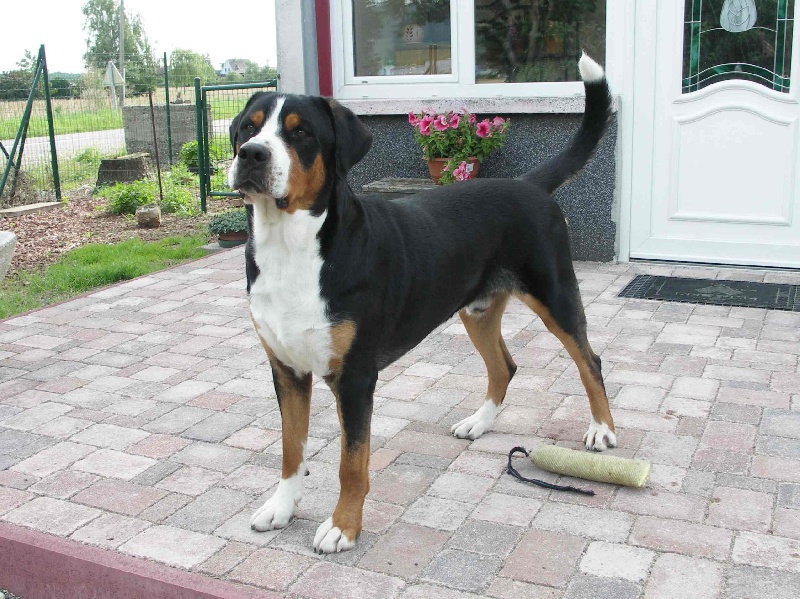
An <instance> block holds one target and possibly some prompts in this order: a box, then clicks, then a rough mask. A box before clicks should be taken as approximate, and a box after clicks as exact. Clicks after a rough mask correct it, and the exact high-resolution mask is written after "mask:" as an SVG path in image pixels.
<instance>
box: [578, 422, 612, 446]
mask: <svg viewBox="0 0 800 599" xmlns="http://www.w3.org/2000/svg"><path fill="white" fill-rule="evenodd" d="M583 442H584V444H585V445H586V449H590V450H594V451H605V450H606V449H608V448H609V447H616V446H617V435H616V434H615V433H614V431H612V430H611V429H610V428H609V427H608V425H607V424H606V423H605V422H595V420H594V419H592V421H591V423H590V424H589V430H588V431H586V434H585V435H584V436H583Z"/></svg>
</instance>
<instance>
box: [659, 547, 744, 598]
mask: <svg viewBox="0 0 800 599" xmlns="http://www.w3.org/2000/svg"><path fill="white" fill-rule="evenodd" d="M722 584H723V569H722V566H721V565H720V564H718V563H715V562H712V561H709V560H705V559H698V558H695V557H686V556H683V555H674V554H669V553H667V554H665V555H661V556H659V558H658V559H657V560H656V563H655V566H653V572H652V575H651V578H650V581H649V582H648V584H647V587H646V589H645V594H644V596H645V599H671V598H672V597H692V598H693V599H694V598H695V597H696V598H697V599H717V597H719V596H720V595H721V593H722ZM756 596H758V595H754V597H756Z"/></svg>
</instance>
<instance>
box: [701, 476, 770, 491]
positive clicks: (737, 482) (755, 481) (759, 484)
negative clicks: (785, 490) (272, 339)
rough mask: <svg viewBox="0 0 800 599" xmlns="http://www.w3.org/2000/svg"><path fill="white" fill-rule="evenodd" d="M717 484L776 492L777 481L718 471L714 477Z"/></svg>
mask: <svg viewBox="0 0 800 599" xmlns="http://www.w3.org/2000/svg"><path fill="white" fill-rule="evenodd" d="M716 481H717V486H719V487H732V488H734V489H746V490H748V491H759V492H761V493H771V494H773V495H774V494H776V493H777V492H778V483H777V482H776V481H774V480H767V479H764V478H753V477H751V476H745V475H743V474H727V473H720V474H717V477H716Z"/></svg>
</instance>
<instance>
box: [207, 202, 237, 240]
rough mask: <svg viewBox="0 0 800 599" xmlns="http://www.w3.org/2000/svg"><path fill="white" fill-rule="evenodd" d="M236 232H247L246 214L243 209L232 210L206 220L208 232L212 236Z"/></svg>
mask: <svg viewBox="0 0 800 599" xmlns="http://www.w3.org/2000/svg"><path fill="white" fill-rule="evenodd" d="M238 231H247V213H246V212H245V210H244V208H232V209H231V210H226V211H225V212H221V213H219V214H215V215H214V216H212V217H211V218H209V219H208V232H209V233H211V234H212V235H219V234H220V233H236V232H238Z"/></svg>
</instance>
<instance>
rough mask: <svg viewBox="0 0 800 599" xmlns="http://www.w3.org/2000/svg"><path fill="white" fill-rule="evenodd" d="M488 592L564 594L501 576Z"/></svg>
mask: <svg viewBox="0 0 800 599" xmlns="http://www.w3.org/2000/svg"><path fill="white" fill-rule="evenodd" d="M486 592H487V594H488V595H489V596H491V597H497V598H498V599H560V597H561V596H562V591H559V590H557V589H553V588H550V587H545V586H540V585H538V584H528V583H526V582H518V581H516V580H510V579H508V578H502V577H500V576H498V577H497V578H495V579H494V581H492V584H491V585H490V586H489V589H488V590H487V591H486ZM430 596H432V594H428V595H424V596H422V597H420V599H424V597H430ZM437 596H438V595H437Z"/></svg>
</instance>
